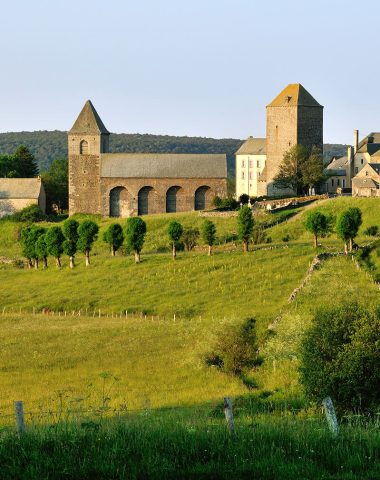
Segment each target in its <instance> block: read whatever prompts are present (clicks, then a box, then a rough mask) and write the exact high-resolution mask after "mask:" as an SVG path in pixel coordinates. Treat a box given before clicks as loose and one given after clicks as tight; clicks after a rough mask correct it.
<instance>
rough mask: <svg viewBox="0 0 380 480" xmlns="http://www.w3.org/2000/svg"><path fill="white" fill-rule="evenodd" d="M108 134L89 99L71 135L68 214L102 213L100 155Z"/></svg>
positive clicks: (69, 138)
mask: <svg viewBox="0 0 380 480" xmlns="http://www.w3.org/2000/svg"><path fill="white" fill-rule="evenodd" d="M108 146H109V132H108V130H107V129H106V127H105V126H104V124H103V122H102V120H101V119H100V117H99V115H98V113H97V112H96V110H95V108H94V106H93V104H92V103H91V102H90V100H88V101H87V102H86V103H85V105H84V107H83V109H82V111H81V112H80V114H79V116H78V118H77V119H76V121H75V123H74V125H73V127H72V129H71V130H70V131H69V132H68V152H69V213H70V215H73V214H74V213H99V212H100V198H101V195H100V155H101V154H102V153H107V152H108Z"/></svg>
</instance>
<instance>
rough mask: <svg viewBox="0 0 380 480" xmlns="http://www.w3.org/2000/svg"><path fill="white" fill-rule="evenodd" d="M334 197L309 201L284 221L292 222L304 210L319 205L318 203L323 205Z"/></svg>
mask: <svg viewBox="0 0 380 480" xmlns="http://www.w3.org/2000/svg"><path fill="white" fill-rule="evenodd" d="M333 198H334V197H332V198H323V199H322V200H317V201H316V202H311V203H309V204H308V205H306V207H304V208H303V209H302V210H301V211H300V212H298V213H296V214H295V215H294V216H293V217H290V218H289V220H288V221H287V222H286V223H290V222H294V221H295V220H297V219H298V218H299V217H300V216H301V215H303V213H304V212H306V210H309V209H310V208H314V207H319V206H320V205H323V204H324V203H326V202H328V201H330V200H332V199H333Z"/></svg>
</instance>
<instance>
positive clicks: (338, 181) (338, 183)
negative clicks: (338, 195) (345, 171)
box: [336, 178, 340, 187]
mask: <svg viewBox="0 0 380 480" xmlns="http://www.w3.org/2000/svg"><path fill="white" fill-rule="evenodd" d="M336 185H337V187H339V185H340V180H339V178H338V180H337V181H336Z"/></svg>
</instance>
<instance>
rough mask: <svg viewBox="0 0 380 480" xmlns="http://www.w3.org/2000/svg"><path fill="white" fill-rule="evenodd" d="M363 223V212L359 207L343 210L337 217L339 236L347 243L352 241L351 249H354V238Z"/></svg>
mask: <svg viewBox="0 0 380 480" xmlns="http://www.w3.org/2000/svg"><path fill="white" fill-rule="evenodd" d="M361 224H362V213H361V210H360V209H359V208H357V207H350V208H348V209H347V210H345V211H343V212H342V213H341V214H340V215H339V217H338V219H337V223H336V233H337V234H338V237H339V238H341V239H342V240H343V241H344V242H345V245H347V242H348V241H350V244H351V248H350V250H352V243H353V240H354V239H355V237H356V236H357V234H358V231H359V228H360V225H361Z"/></svg>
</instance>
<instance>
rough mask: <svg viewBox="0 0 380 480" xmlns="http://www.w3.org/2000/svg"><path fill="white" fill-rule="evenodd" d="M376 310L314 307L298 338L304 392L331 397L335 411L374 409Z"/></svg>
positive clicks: (379, 339)
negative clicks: (313, 314)
mask: <svg viewBox="0 0 380 480" xmlns="http://www.w3.org/2000/svg"><path fill="white" fill-rule="evenodd" d="M379 345H380V309H378V308H377V309H373V310H368V309H366V308H364V307H363V306H361V305H359V304H358V303H344V304H342V305H340V306H334V307H325V308H321V309H319V310H318V311H317V312H316V313H315V316H314V320H313V324H312V327H311V328H310V329H309V330H308V331H307V332H306V334H305V337H304V340H303V342H302V348H301V352H302V353H301V355H302V364H301V368H300V372H301V381H302V384H303V385H304V388H305V391H306V394H307V395H308V396H309V397H310V398H312V399H314V400H316V401H318V402H319V401H321V400H322V398H323V397H325V396H328V395H329V396H331V397H332V398H333V400H334V401H335V402H336V404H337V405H338V407H339V408H340V410H341V411H349V410H353V409H359V410H372V411H373V410H374V409H376V408H377V407H378V405H379V403H380V370H379V368H378V366H379V363H380V349H379Z"/></svg>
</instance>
